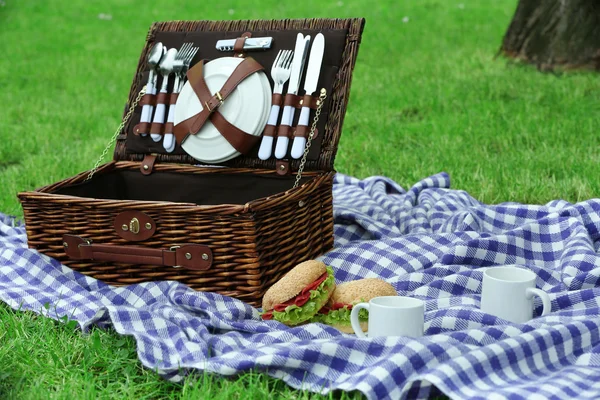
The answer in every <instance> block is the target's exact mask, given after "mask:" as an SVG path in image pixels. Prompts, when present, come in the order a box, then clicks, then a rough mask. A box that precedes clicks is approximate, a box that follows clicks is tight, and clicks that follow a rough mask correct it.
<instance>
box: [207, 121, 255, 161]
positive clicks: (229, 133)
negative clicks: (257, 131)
mask: <svg viewBox="0 0 600 400" xmlns="http://www.w3.org/2000/svg"><path fill="white" fill-rule="evenodd" d="M210 122H212V123H213V125H214V126H215V128H217V130H218V131H219V132H220V133H221V135H223V137H224V138H225V139H226V140H227V141H228V142H229V144H231V145H232V146H233V148H234V149H236V150H237V151H239V152H240V153H242V154H246V153H248V152H249V151H250V150H251V149H252V147H254V145H255V144H256V143H257V142H258V141H259V140H260V136H254V135H250V134H248V133H246V132H244V131H243V130H241V129H239V128H238V127H236V126H235V125H232V124H230V123H229V121H227V120H226V119H225V117H223V115H222V114H221V113H220V112H216V113H214V114H213V115H211V117H210Z"/></svg>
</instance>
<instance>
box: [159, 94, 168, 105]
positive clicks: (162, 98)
mask: <svg viewBox="0 0 600 400" xmlns="http://www.w3.org/2000/svg"><path fill="white" fill-rule="evenodd" d="M168 97H169V94H168V93H159V94H157V95H156V104H167V98H168Z"/></svg>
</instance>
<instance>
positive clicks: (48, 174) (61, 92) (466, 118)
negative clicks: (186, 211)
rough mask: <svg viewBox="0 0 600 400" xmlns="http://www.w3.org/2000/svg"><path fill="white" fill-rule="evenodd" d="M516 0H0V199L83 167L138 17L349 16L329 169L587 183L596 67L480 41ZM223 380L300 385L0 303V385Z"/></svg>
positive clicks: (494, 188)
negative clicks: (169, 375) (209, 364)
mask: <svg viewBox="0 0 600 400" xmlns="http://www.w3.org/2000/svg"><path fill="white" fill-rule="evenodd" d="M516 3H517V1H516V0H501V1H495V2H484V1H480V0H418V1H417V0H412V1H393V0H376V1H359V0H353V1H350V0H340V1H337V0H334V1H323V0H321V1H318V0H306V1H304V2H283V1H275V0H261V1H258V0H246V1H243V2H242V1H240V0H221V1H220V2H211V3H207V2H197V1H193V2H192V1H180V0H177V1H175V0H156V1H152V2H135V1H132V0H103V1H75V0H73V1H59V0H46V1H40V0H18V1H17V0H0V40H1V43H2V49H3V57H1V58H0V88H2V90H1V91H0V105H1V106H0V122H1V125H0V140H1V141H0V188H1V190H0V212H4V213H8V214H11V215H17V216H21V215H22V211H21V209H20V205H19V203H18V201H17V199H16V193H17V192H19V191H22V190H29V189H34V188H36V187H39V186H42V185H46V184H49V183H52V182H55V181H57V180H60V179H63V178H66V177H69V176H72V175H74V174H75V173H77V172H80V171H82V170H86V169H89V168H91V167H92V165H93V164H94V162H95V160H96V159H97V157H98V156H99V155H100V153H101V152H102V150H103V148H104V146H105V145H106V143H107V141H108V140H109V138H110V136H111V135H112V133H113V132H114V130H115V128H116V127H117V126H118V124H119V122H120V118H121V115H122V110H123V105H124V103H125V101H126V97H127V94H128V91H129V85H130V83H131V78H132V76H133V73H134V71H135V68H136V64H137V60H138V57H139V52H140V51H141V49H142V47H143V44H144V40H145V35H146V33H147V30H148V28H149V26H150V24H151V23H152V22H153V21H158V20H177V19H214V20H222V19H256V18H260V19H272V18H308V17H334V18H338V17H339V18H341V17H358V16H363V17H365V18H366V19H367V24H366V29H365V32H364V37H363V41H362V44H361V49H360V51H359V56H358V61H357V65H356V68H355V70H354V79H353V82H352V83H353V84H352V94H351V99H350V104H349V109H348V112H347V114H346V119H345V123H344V129H343V135H342V139H341V143H340V147H339V152H338V156H337V159H336V169H337V170H338V171H340V172H343V173H346V174H350V175H353V176H357V177H361V178H362V177H367V176H371V175H386V176H389V177H391V178H393V179H395V180H396V181H397V182H399V183H400V184H401V185H402V186H404V187H409V186H411V185H412V184H413V183H415V182H417V181H418V180H420V179H421V178H424V177H427V176H429V175H432V174H435V173H437V172H440V171H446V172H448V173H449V174H450V176H451V178H452V187H453V188H455V189H461V190H465V191H467V192H469V193H470V194H471V195H473V196H474V197H475V198H477V199H479V200H481V201H483V202H485V203H499V202H504V201H517V202H523V203H538V204H539V203H546V202H548V201H550V200H553V199H558V198H561V199H565V200H568V201H571V202H577V201H580V200H585V199H588V198H591V197H595V196H596V195H597V194H598V193H600V180H598V179H597V171H596V167H597V165H598V161H599V160H600V146H598V141H599V140H600V139H599V137H598V129H597V126H596V124H597V120H598V119H597V108H598V104H600V89H599V88H598V75H596V74H592V73H573V74H568V75H553V74H542V73H538V72H537V71H536V70H535V69H534V68H531V67H525V66H520V65H517V64H512V63H509V62H507V61H506V60H503V59H495V58H494V55H495V53H496V51H497V49H498V48H499V45H500V42H501V39H502V36H503V34H504V32H505V30H506V28H507V26H508V24H509V22H510V19H511V17H512V13H513V11H514V9H515V6H516ZM236 397H238V398H263V397H284V398H293V399H297V398H308V397H318V396H311V395H310V394H309V393H303V392H297V391H294V390H292V389H290V388H288V387H287V386H286V385H285V384H283V383H282V382H280V381H276V380H274V379H270V378H267V377H266V376H265V375H261V374H258V373H253V374H247V375H244V376H242V377H239V378H237V379H233V380H225V379H221V378H218V377H208V376H201V377H200V378H199V379H198V378H190V379H188V380H187V381H186V383H185V384H184V385H174V384H170V383H168V382H165V381H163V380H162V379H161V378H159V377H158V376H157V375H156V374H155V373H154V372H152V371H148V370H145V369H143V368H142V367H141V365H140V363H139V362H138V361H137V358H136V353H135V342H134V341H133V339H131V338H129V337H121V336H118V335H116V334H114V333H112V332H110V331H101V330H93V331H92V333H91V334H90V335H87V336H82V335H81V334H80V333H78V332H77V331H74V330H73V327H72V326H69V325H67V326H64V325H62V324H59V323H57V322H55V321H51V320H47V319H43V318H38V317H36V316H35V315H32V314H29V313H20V312H14V311H12V310H10V309H8V307H6V306H4V305H0V398H3V399H11V398H19V399H22V398H23V399H37V398H56V399H63V398H64V399H67V398H68V399H73V398H76V399H80V398H90V399H92V398H93V399H95V398H123V399H130V398H135V399H144V398H148V399H156V398H211V399H213V398H227V399H228V398H236ZM334 397H336V398H337V397H340V395H339V394H336V395H335V396H334ZM342 397H343V398H347V397H349V398H354V397H359V396H358V395H355V394H351V395H350V396H346V395H343V396H342Z"/></svg>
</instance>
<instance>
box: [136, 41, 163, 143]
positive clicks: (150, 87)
mask: <svg viewBox="0 0 600 400" xmlns="http://www.w3.org/2000/svg"><path fill="white" fill-rule="evenodd" d="M166 52H167V49H166V48H165V47H164V46H163V44H162V43H161V42H158V43H156V44H155V45H154V46H153V47H152V49H151V50H150V53H148V65H149V66H150V72H149V74H148V83H147V84H146V93H148V94H156V66H157V65H158V64H159V63H160V60H161V59H162V58H163V57H164V55H165V53H166ZM153 111H154V106H153V105H151V104H144V106H143V107H142V115H141V118H140V122H150V121H151V120H152V112H153ZM141 135H142V136H147V135H148V133H146V132H144V133H142V134H141Z"/></svg>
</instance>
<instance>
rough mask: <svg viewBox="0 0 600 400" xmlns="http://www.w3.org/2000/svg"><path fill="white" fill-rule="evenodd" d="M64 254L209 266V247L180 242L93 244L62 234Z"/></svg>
mask: <svg viewBox="0 0 600 400" xmlns="http://www.w3.org/2000/svg"><path fill="white" fill-rule="evenodd" d="M63 247H64V249H65V253H66V255H67V256H68V257H69V258H71V259H74V260H98V261H114V262H122V263H129V264H151V265H163V266H167V267H174V268H179V267H182V268H186V269H191V270H195V271H206V270H207V269H209V268H210V267H211V266H212V261H213V256H212V251H211V250H210V247H208V246H205V245H202V244H184V245H176V246H171V247H170V248H169V249H152V248H148V247H142V246H120V245H109V244H95V243H92V241H91V240H90V239H85V238H82V237H80V236H75V235H64V236H63Z"/></svg>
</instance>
